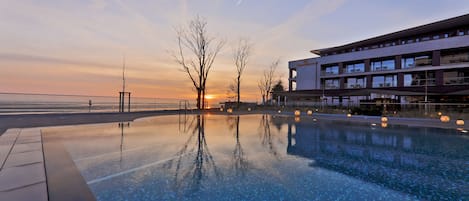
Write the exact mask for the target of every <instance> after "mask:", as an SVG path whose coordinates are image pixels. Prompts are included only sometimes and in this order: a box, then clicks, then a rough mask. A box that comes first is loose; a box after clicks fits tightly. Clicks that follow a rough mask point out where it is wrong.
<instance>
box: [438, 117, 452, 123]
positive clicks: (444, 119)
mask: <svg viewBox="0 0 469 201" xmlns="http://www.w3.org/2000/svg"><path fill="white" fill-rule="evenodd" d="M449 120H450V118H449V116H446V115H442V116H441V117H440V121H441V122H443V123H448V122H449Z"/></svg>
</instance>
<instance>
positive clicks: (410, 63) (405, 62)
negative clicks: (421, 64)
mask: <svg viewBox="0 0 469 201" xmlns="http://www.w3.org/2000/svg"><path fill="white" fill-rule="evenodd" d="M401 61H402V62H401V63H402V68H413V67H415V65H414V64H415V63H414V58H413V57H412V58H402V60H401Z"/></svg>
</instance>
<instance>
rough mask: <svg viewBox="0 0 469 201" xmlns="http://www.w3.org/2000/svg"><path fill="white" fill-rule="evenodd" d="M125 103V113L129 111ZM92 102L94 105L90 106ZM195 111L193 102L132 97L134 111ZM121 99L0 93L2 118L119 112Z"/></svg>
mask: <svg viewBox="0 0 469 201" xmlns="http://www.w3.org/2000/svg"><path fill="white" fill-rule="evenodd" d="M127 101H128V99H127V97H126V99H125V111H128V102H127ZM90 102H91V104H90ZM184 108H186V109H193V108H195V103H193V101H188V100H183V99H176V98H175V99H169V98H140V97H131V99H130V111H152V110H175V109H184ZM118 111H119V97H112V96H83V95H60V94H27V93H0V115H9V114H43V113H83V112H118Z"/></svg>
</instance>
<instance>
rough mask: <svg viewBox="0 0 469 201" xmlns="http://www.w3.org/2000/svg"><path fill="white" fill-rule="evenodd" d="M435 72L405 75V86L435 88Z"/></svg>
mask: <svg viewBox="0 0 469 201" xmlns="http://www.w3.org/2000/svg"><path fill="white" fill-rule="evenodd" d="M435 84H436V79H435V72H427V73H425V71H422V72H416V73H408V74H404V86H405V87H410V86H425V85H427V86H435Z"/></svg>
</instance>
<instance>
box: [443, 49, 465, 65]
mask: <svg viewBox="0 0 469 201" xmlns="http://www.w3.org/2000/svg"><path fill="white" fill-rule="evenodd" d="M440 62H441V64H452V63H464V62H469V49H466V50H450V51H442V52H441V59H440Z"/></svg>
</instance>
